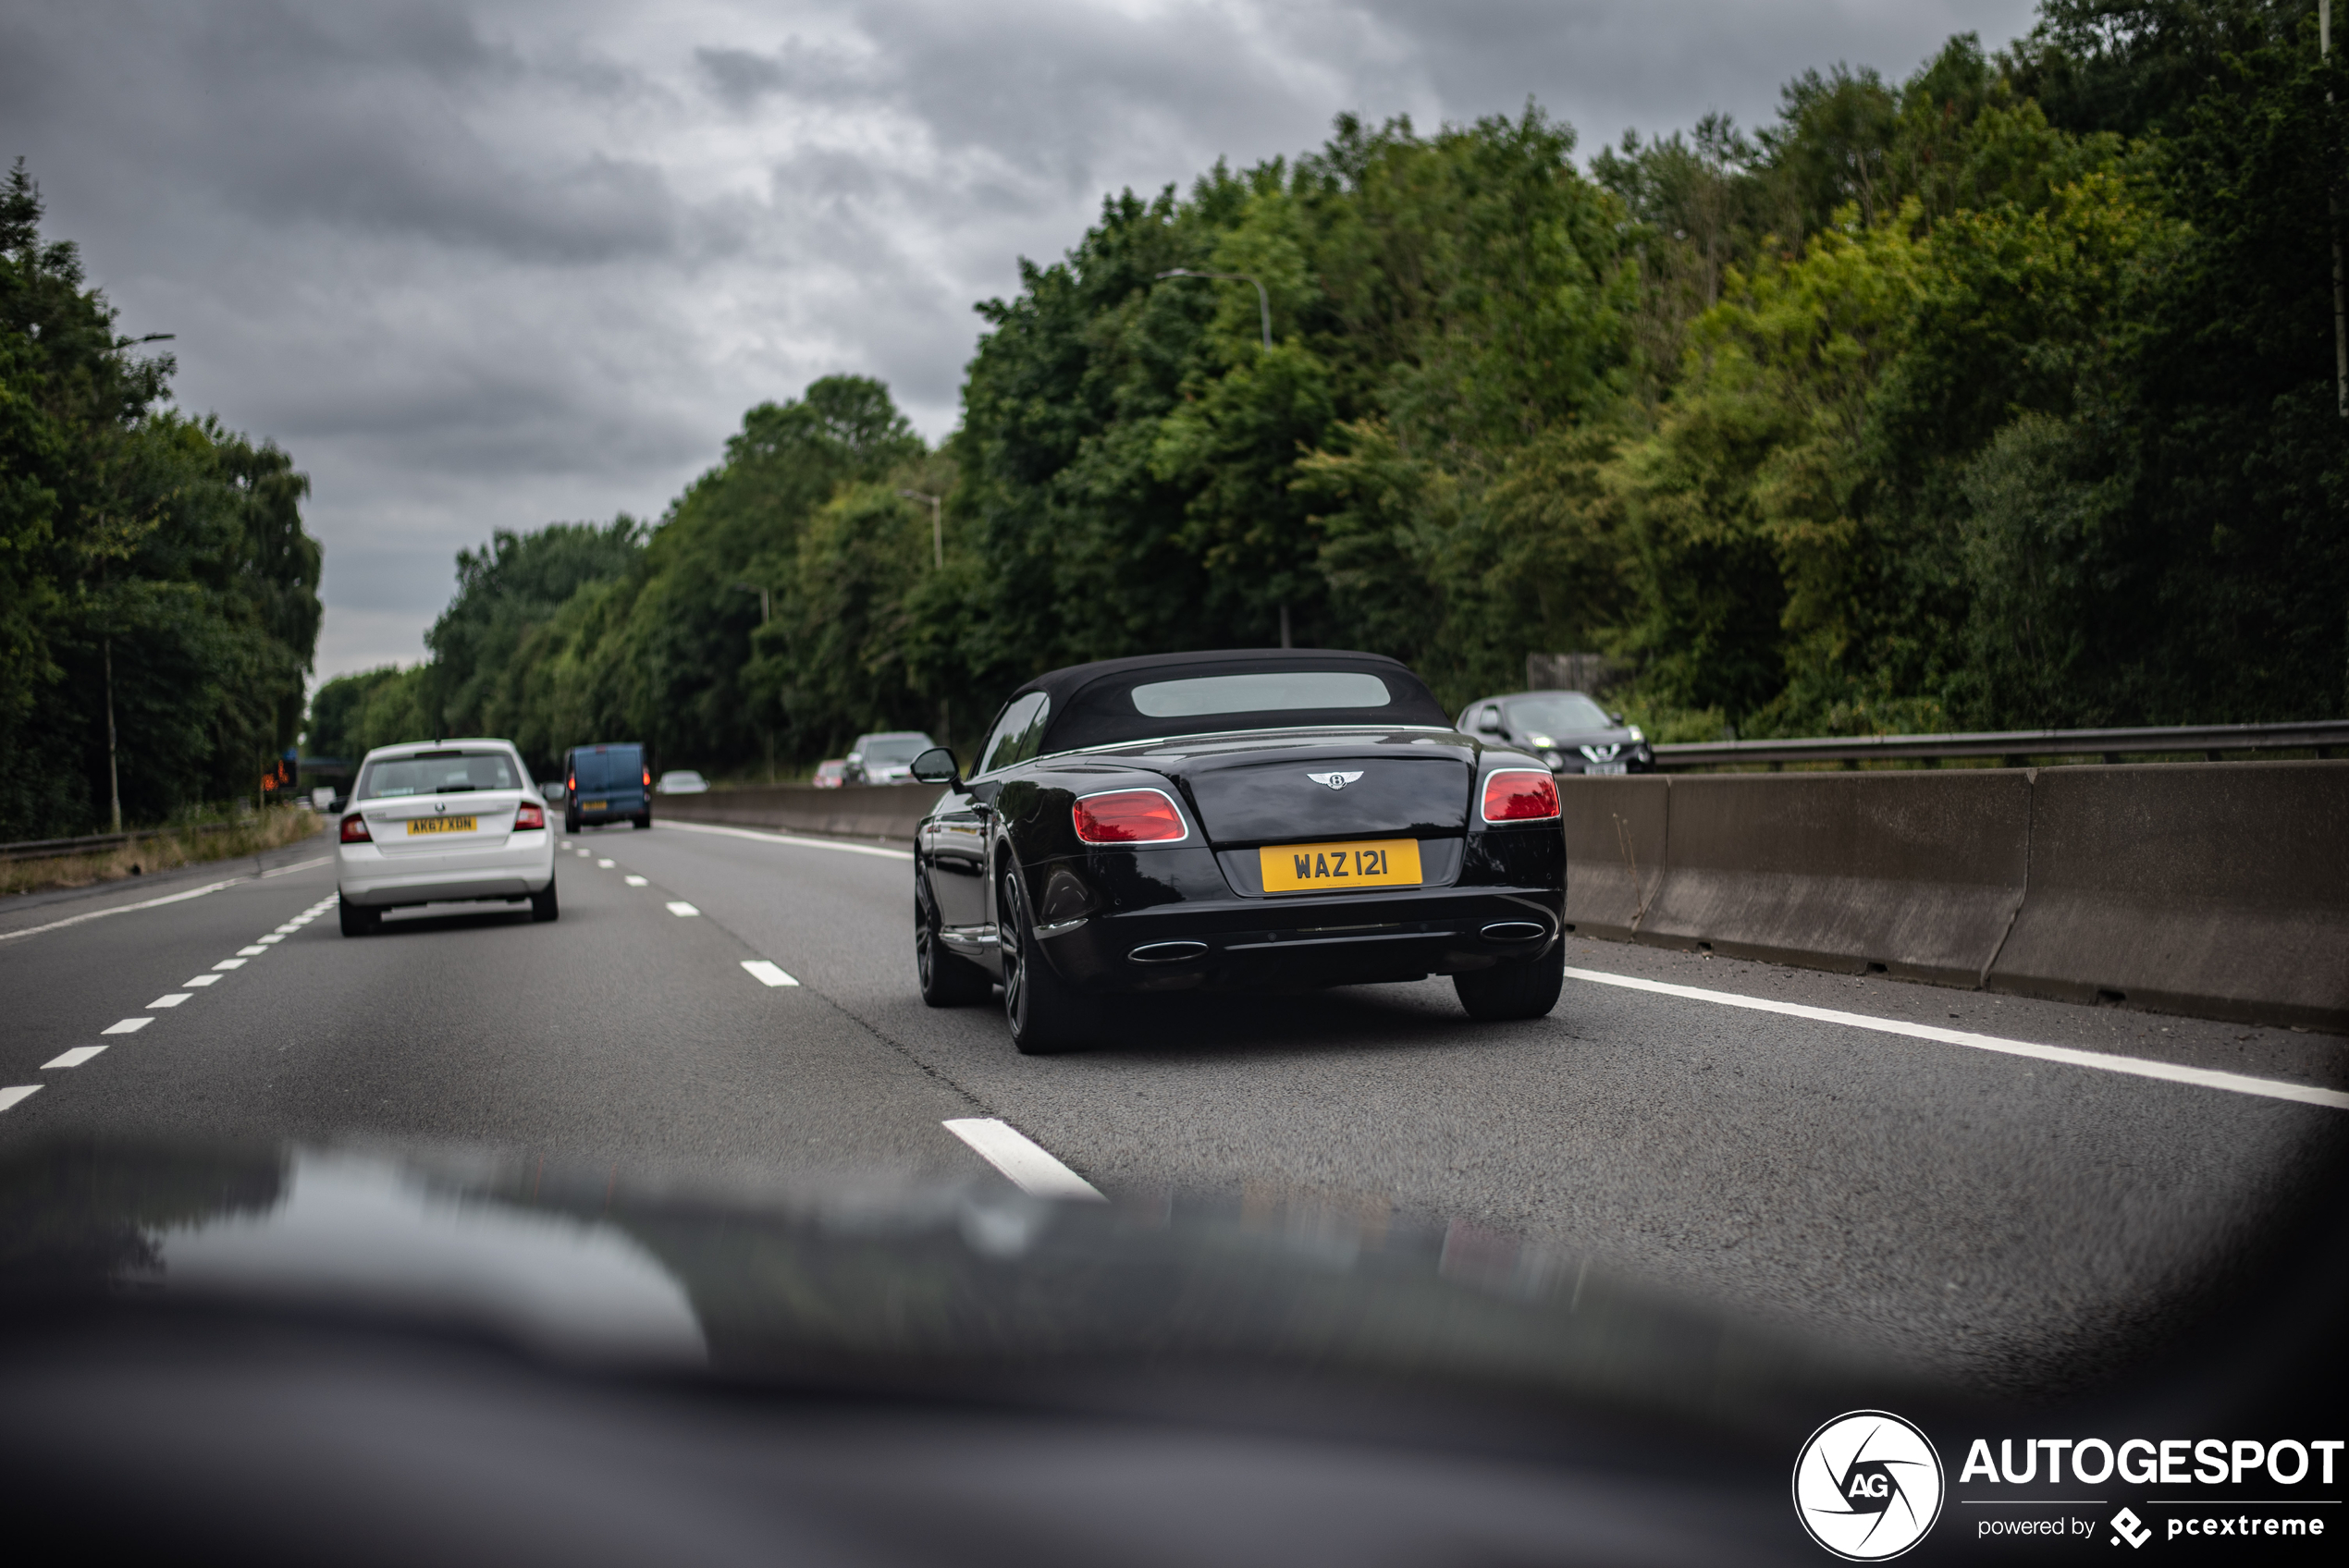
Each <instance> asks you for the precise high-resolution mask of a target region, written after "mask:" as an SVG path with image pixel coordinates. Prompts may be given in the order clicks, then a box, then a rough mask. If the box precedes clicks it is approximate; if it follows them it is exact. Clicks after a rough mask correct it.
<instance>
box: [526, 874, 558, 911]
mask: <svg viewBox="0 0 2349 1568" xmlns="http://www.w3.org/2000/svg"><path fill="white" fill-rule="evenodd" d="M562 914H563V912H562V906H561V905H560V904H559V903H557V902H556V901H555V879H554V878H553V877H551V876H549V877H547V886H546V887H545V888H541V889H540V890H539V891H537V892H535V893H533V894H531V895H530V918H531V919H533V920H535V921H540V922H545V921H549V920H560V919H561V918H562Z"/></svg>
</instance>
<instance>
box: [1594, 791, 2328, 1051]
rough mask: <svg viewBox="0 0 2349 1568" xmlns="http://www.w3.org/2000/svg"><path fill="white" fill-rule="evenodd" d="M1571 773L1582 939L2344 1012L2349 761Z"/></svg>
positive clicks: (2010, 985)
mask: <svg viewBox="0 0 2349 1568" xmlns="http://www.w3.org/2000/svg"><path fill="white" fill-rule="evenodd" d="M1565 783H1566V790H1565V795H1566V825H1565V827H1566V836H1567V851H1568V894H1567V919H1568V922H1569V923H1570V924H1571V925H1573V926H1574V927H1575V928H1576V929H1577V930H1578V931H1580V932H1581V933H1583V934H1585V935H1590V936H1597V937H1610V938H1613V939H1617V940H1630V941H1639V942H1648V943H1654V944H1657V945H1662V946H1668V947H1676V948H1694V947H1699V946H1708V947H1710V948H1711V949H1713V950H1715V951H1716V952H1722V953H1728V954H1731V955H1735V956H1739V957H1749V958H1759V959H1767V960H1772V961H1775V962H1786V963H1797V964H1804V965H1808V966H1812V967H1818V968H1827V969H1839V970H1846V971H1851V972H1860V971H1863V970H1870V969H1876V970H1881V971H1883V972H1885V973H1888V974H1894V975H1898V976H1905V977H1908V978H1912V979H1920V980H1930V981H1935V982H1937V983H1940V984H1944V985H1954V986H1969V987H1984V986H1986V987H1988V988H1990V989H1993V990H2004V991H2012V992H2016V993H2021V994H2026V995H2035V996H2050V997H2060V998H2067V999H2072V1000H2077V1001H2097V1000H2104V1001H2109V1002H2115V1003H2121V1004H2123V1005H2129V1006H2139V1007H2147V1008H2152V1009H2156V1010H2159V1011H2179V1012H2191V1013H2199V1014H2204V1015H2207V1016H2211V1017H2220V1018H2238V1019H2244V1020H2247V1021H2253V1022H2261V1023H2298V1024H2302V1025H2304V1026H2310V1027H2318V1028H2325V1029H2332V1030H2344V1031H2349V763H2340V762H2285V763H2226V764H2200V763H2195V764H2182V765H2146V766H2101V767H2100V766H2086V767H2066V768H2047V769H2023V768H2016V769H1977V768H1967V769H1952V770H1949V771H1946V772H1942V771H1933V772H1901V773H1809V774H1732V775H1703V776H1694V777H1690V776H1681V777H1671V778H1662V777H1653V776H1651V777H1643V778H1639V777H1635V778H1570V779H1568V780H1566V781H1565Z"/></svg>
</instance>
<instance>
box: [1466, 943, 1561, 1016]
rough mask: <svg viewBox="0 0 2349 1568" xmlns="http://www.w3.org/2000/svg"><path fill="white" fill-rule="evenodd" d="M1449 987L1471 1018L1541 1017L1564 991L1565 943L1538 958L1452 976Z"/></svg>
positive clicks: (1556, 944) (1555, 1004)
mask: <svg viewBox="0 0 2349 1568" xmlns="http://www.w3.org/2000/svg"><path fill="white" fill-rule="evenodd" d="M1452 988H1453V989H1454V990H1456V991H1457V992H1458V993H1459V995H1460V1005H1461V1006H1462V1007H1464V1008H1466V1009H1468V1015H1469V1016H1470V1018H1477V1019H1483V1020H1486V1021H1488V1022H1497V1021H1499V1020H1502V1019H1509V1018H1541V1017H1543V1016H1544V1015H1546V1014H1547V1013H1548V1012H1549V1011H1550V1010H1551V1009H1552V1008H1554V1007H1556V1006H1557V1005H1558V993H1559V992H1560V991H1561V990H1564V989H1565V988H1566V944H1565V943H1564V942H1562V941H1553V942H1552V943H1551V944H1550V950H1549V951H1548V952H1545V953H1543V955H1542V956H1541V957H1539V958H1528V959H1514V960H1511V961H1509V962H1505V963H1496V964H1494V966H1493V967H1492V968H1490V969H1472V970H1470V971H1469V972H1468V973H1466V974H1455V975H1453V976H1452Z"/></svg>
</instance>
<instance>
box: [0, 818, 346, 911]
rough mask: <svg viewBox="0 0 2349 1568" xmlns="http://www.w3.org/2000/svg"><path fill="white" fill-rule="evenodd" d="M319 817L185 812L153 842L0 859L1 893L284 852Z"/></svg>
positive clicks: (81, 885)
mask: <svg viewBox="0 0 2349 1568" xmlns="http://www.w3.org/2000/svg"><path fill="white" fill-rule="evenodd" d="M318 825H319V817H318V814H317V813H316V812H314V811H312V810H311V809H310V808H309V807H308V806H298V805H277V806H270V807H268V808H266V809H265V810H262V811H255V810H254V809H253V808H252V806H250V805H242V806H240V807H238V808H236V809H234V810H232V811H229V812H228V813H216V814H212V815H205V814H203V813H199V812H191V813H187V814H184V815H181V816H180V817H179V818H178V820H176V821H174V822H173V823H172V824H171V825H170V826H169V827H165V828H163V829H161V830H160V831H158V832H157V833H155V834H154V837H152V838H141V839H137V840H135V841H134V842H131V843H128V844H119V845H117V846H115V847H114V848H111V849H103V850H96V851H92V852H91V853H88V854H79V855H52V856H49V857H47V858H45V859H42V860H0V895H6V894H9V893H36V892H41V891H43V890H45V889H48V888H86V887H89V886H90V885H91V884H92V883H96V882H118V881H122V880H124V879H126V878H129V877H132V876H153V875H154V873H156V872H158V871H169V870H172V869H173V868H174V867H177V866H182V865H197V864H203V863H205V862H209V861H222V860H238V859H240V858H242V857H243V856H246V855H255V854H259V853H261V851H264V850H275V849H281V848H283V847H284V846H285V845H288V844H291V843H296V842H298V841H300V840H301V839H307V838H309V837H310V836H311V835H313V834H314V833H316V832H317V831H318Z"/></svg>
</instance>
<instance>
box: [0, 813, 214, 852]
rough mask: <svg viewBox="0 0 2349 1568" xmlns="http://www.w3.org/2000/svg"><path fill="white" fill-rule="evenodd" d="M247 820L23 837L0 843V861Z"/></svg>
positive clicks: (100, 847) (139, 840) (206, 829)
mask: <svg viewBox="0 0 2349 1568" xmlns="http://www.w3.org/2000/svg"><path fill="white" fill-rule="evenodd" d="M238 827H252V823H250V822H203V823H198V824H196V825H195V826H193V827H141V828H138V829H136V830H134V831H131V832H128V833H89V834H85V835H83V836H82V837H80V838H79V839H22V840H20V841H18V842H17V843H13V844H0V861H15V860H58V859H62V858H63V857H65V856H67V855H86V854H94V853H96V852H97V851H101V850H110V849H114V848H117V846H120V845H125V844H137V843H142V842H144V841H145V840H147V839H165V838H169V837H171V836H173V835H175V834H181V833H226V832H228V831H229V830H230V829H232V828H238Z"/></svg>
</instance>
